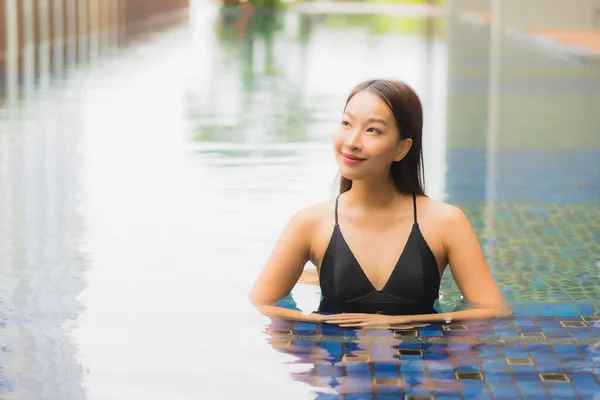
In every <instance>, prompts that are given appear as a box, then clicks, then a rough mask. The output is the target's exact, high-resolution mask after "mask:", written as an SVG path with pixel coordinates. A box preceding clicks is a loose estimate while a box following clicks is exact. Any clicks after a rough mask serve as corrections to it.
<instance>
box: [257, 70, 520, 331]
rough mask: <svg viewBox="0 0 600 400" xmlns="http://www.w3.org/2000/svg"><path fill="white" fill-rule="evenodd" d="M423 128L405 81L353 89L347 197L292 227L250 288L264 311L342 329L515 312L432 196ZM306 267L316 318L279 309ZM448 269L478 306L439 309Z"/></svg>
mask: <svg viewBox="0 0 600 400" xmlns="http://www.w3.org/2000/svg"><path fill="white" fill-rule="evenodd" d="M422 128H423V111H422V108H421V102H420V100H419V98H418V96H417V95H416V93H415V92H414V91H413V89H412V88H410V87H409V86H408V85H407V84H405V83H403V82H398V81H390V80H369V81H366V82H363V83H361V84H359V85H358V86H357V87H356V88H355V89H354V90H353V91H352V92H351V94H350V96H349V97H348V99H347V101H346V106H345V108H344V112H343V117H342V120H341V122H340V125H339V128H338V130H337V132H336V134H335V137H334V140H333V145H334V151H335V156H336V160H337V162H338V165H339V168H340V172H341V182H340V194H339V195H338V196H337V197H336V198H335V199H332V200H330V201H327V202H325V203H321V204H316V205H313V206H310V207H308V208H305V209H303V210H300V211H299V212H297V213H296V214H295V215H294V216H293V217H292V218H291V219H290V221H289V222H288V224H287V226H286V227H285V229H284V231H283V233H282V235H281V237H280V238H279V240H278V242H277V244H276V246H275V248H274V249H273V251H272V253H271V256H270V258H269V259H268V261H267V263H266V265H265V267H264V269H263V271H262V272H261V274H260V276H259V277H258V279H257V281H256V283H255V285H254V287H253V288H252V290H251V292H250V300H251V301H252V303H253V304H254V305H255V306H256V307H257V308H258V309H259V310H260V311H261V312H262V313H263V314H265V315H267V316H270V317H279V318H285V319H291V320H296V321H306V322H325V323H330V324H338V325H340V326H343V327H361V326H371V327H376V326H383V327H385V326H391V325H398V324H406V323H419V322H429V321H432V322H433V321H448V320H456V319H461V320H467V319H489V318H494V317H497V316H500V315H508V314H510V310H509V308H508V307H507V306H506V304H505V303H504V301H503V299H502V296H501V294H500V292H499V290H498V288H497V286H496V284H495V282H494V279H493V277H492V275H491V273H490V270H489V267H488V266H487V264H486V261H485V259H484V257H483V253H482V251H481V247H480V245H479V242H478V240H477V237H476V236H475V233H474V232H473V229H472V228H471V225H470V223H469V221H468V220H467V218H466V217H465V214H464V213H463V212H462V211H461V210H460V209H458V208H456V207H454V206H451V205H448V204H444V203H440V202H437V201H434V200H432V199H430V198H428V197H427V196H426V195H425V194H424V191H423V183H422V175H421V167H422V143H421V136H422ZM308 261H311V262H312V263H313V264H314V265H315V266H317V271H318V275H319V284H320V286H321V291H322V296H323V298H322V301H321V304H320V306H319V310H318V312H316V313H311V314H308V315H305V314H303V313H301V312H300V311H297V310H289V309H284V308H280V307H276V306H274V305H273V303H274V302H276V301H277V300H279V299H281V298H282V297H284V296H286V295H287V294H289V293H290V291H291V289H292V288H293V287H294V285H295V284H296V282H297V281H298V279H299V277H300V276H301V274H302V271H303V269H304V266H305V264H306V263H307V262H308ZM447 265H450V268H451V269H452V275H453V276H454V278H455V280H456V283H457V285H458V287H459V289H460V290H461V292H462V294H463V296H464V297H465V298H466V299H467V300H468V301H469V302H471V303H472V304H473V305H474V306H475V308H474V309H470V310H463V311H455V312H449V313H443V314H438V313H436V312H435V310H434V308H433V303H434V302H435V300H436V299H437V298H438V291H439V286H440V281H441V276H442V274H443V272H444V270H445V267H446V266H447Z"/></svg>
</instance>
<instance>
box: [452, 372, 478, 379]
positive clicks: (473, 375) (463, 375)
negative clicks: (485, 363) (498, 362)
mask: <svg viewBox="0 0 600 400" xmlns="http://www.w3.org/2000/svg"><path fill="white" fill-rule="evenodd" d="M454 375H455V376H456V379H457V380H478V381H480V380H483V374H482V373H481V372H479V371H459V372H455V374H454Z"/></svg>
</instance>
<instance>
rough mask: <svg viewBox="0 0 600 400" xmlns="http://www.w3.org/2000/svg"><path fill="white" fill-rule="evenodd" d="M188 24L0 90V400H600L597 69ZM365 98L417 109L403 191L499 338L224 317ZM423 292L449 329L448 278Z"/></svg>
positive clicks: (465, 50)
mask: <svg viewBox="0 0 600 400" xmlns="http://www.w3.org/2000/svg"><path fill="white" fill-rule="evenodd" d="M192 4H193V6H192V8H191V10H190V12H189V15H188V16H187V17H186V18H184V19H183V20H180V21H178V22H172V23H171V24H169V25H165V26H163V27H162V28H161V29H155V30H148V31H139V32H138V34H137V35H135V36H124V31H114V30H112V31H106V32H104V34H103V35H101V36H100V37H99V38H98V37H91V38H90V41H93V40H99V44H100V45H99V46H96V47H94V46H90V47H89V48H84V49H82V48H77V47H73V46H71V45H68V46H67V47H66V50H65V51H66V53H64V57H65V58H64V60H62V59H61V60H62V61H64V62H63V63H57V62H56V59H55V58H53V59H52V60H53V61H52V62H49V63H47V64H44V63H41V64H40V65H39V66H38V67H36V68H37V69H36V68H30V69H27V68H23V69H19V71H20V72H19V75H18V76H11V77H9V78H7V79H5V80H4V81H3V82H5V84H4V86H3V90H2V91H1V93H2V94H1V96H2V97H1V98H0V271H1V274H0V398H3V399H4V398H6V399H12V398H18V399H25V400H28V399H36V400H37V399H102V400H105V399H123V398H143V399H155V398H156V399H163V398H169V399H190V398H201V399H247V398H257V399H276V400H279V399H281V398H286V399H313V398H318V399H347V400H349V399H388V398H389V399H397V398H402V396H406V398H412V399H429V398H435V399H473V398H480V399H508V398H511V399H512V398H525V399H546V398H579V399H599V398H600V338H599V333H600V322H599V320H598V318H599V316H600V300H599V299H600V230H599V229H598V227H599V226H600V130H599V127H600V112H598V111H599V110H600V70H599V69H598V68H597V67H594V66H590V65H586V64H582V63H578V62H576V61H572V60H568V59H565V58H563V57H560V56H559V55H557V54H554V53H552V52H551V51H549V50H546V49H538V48H535V47H532V46H531V45H530V44H527V43H521V42H519V41H517V40H516V39H514V38H510V37H507V38H504V39H502V41H501V42H500V43H499V47H498V48H499V57H498V62H497V63H494V62H492V61H491V59H490V51H489V39H490V37H489V32H488V29H487V28H486V27H485V26H481V25H473V24H470V23H469V22H466V21H464V20H463V19H461V18H459V17H457V16H450V15H442V16H436V17H415V16H412V17H393V18H392V17H388V16H383V15H375V16H356V15H340V14H338V15H302V14H299V13H296V12H285V13H284V12H281V13H275V14H273V13H262V14H256V15H255V16H254V17H252V18H242V17H239V16H237V17H236V16H235V15H232V14H231V13H222V12H220V11H219V9H218V8H217V7H216V6H214V5H207V4H206V3H205V2H202V1H197V2H192ZM36 46H37V45H36ZM53 46H54V45H53ZM39 47H40V48H42V47H41V46H39ZM36 48H37V47H36ZM57 48H58V47H56V46H54V47H52V46H51V48H50V52H51V53H52V54H55V56H56V54H63V53H62V50H63V49H62V48H58V50H55V49H57ZM40 51H41V50H40ZM81 52H85V54H81ZM28 54H29V55H28ZM22 57H23V59H22V60H21V61H20V62H19V63H17V65H18V66H19V68H21V67H23V66H27V65H37V64H35V63H34V64H31V63H30V61H31V58H28V57H30V53H27V52H25V53H24V55H23V56H22ZM59 59H60V56H59ZM81 60H85V61H81ZM57 65H58V66H59V67H60V68H59V69H57ZM492 67H494V68H495V67H497V69H494V68H492ZM494 71H495V72H494ZM372 76H383V77H391V78H398V79H404V80H406V81H408V82H409V83H410V84H412V85H413V86H414V87H415V89H416V90H417V91H418V93H419V95H420V96H421V98H422V100H423V104H424V107H425V116H426V123H425V133H424V135H425V140H424V142H425V144H424V146H425V148H424V157H425V177H426V187H427V193H428V194H429V195H430V196H431V197H433V198H436V199H440V200H444V201H447V202H449V203H452V204H456V205H458V206H460V207H462V208H463V209H464V210H465V212H466V213H467V215H468V216H469V218H470V220H471V221H472V224H473V226H474V228H475V230H476V231H477V234H478V236H479V238H480V240H481V244H482V246H483V249H484V251H485V254H486V258H487V259H488V262H489V264H490V266H491V268H492V272H493V274H494V276H495V278H496V279H497V281H498V284H499V286H500V288H501V290H502V292H503V294H504V296H505V297H506V299H507V300H508V301H509V302H510V303H511V304H512V305H513V307H514V309H515V313H516V315H515V317H514V318H511V319H507V320H498V321H493V322H490V323H487V322H477V323H475V322H470V323H465V324H463V323H460V322H457V321H455V322H452V323H449V324H446V323H444V324H429V325H427V326H423V327H414V328H407V329H404V330H396V331H393V330H386V331H365V330H349V329H346V330H342V329H339V328H336V327H333V326H329V325H322V326H317V325H313V324H300V323H297V324H294V323H289V322H283V321H271V320H269V319H267V318H265V317H263V316H261V315H259V314H258V313H256V312H255V310H253V308H252V307H251V306H250V305H249V304H248V301H247V293H248V291H249V289H250V286H251V285H252V283H253V282H254V279H255V278H256V276H257V274H258V273H259V271H260V269H261V268H262V266H263V264H264V262H265V260H266V258H267V257H268V254H269V252H270V250H271V248H272V246H273V244H274V241H275V240H276V239H277V237H278V236H279V233H280V232H281V229H282V228H283V226H284V224H285V222H286V221H287V219H288V218H289V217H290V215H291V214H292V213H294V212H295V211H296V210H297V209H299V208H301V207H304V206H306V205H307V204H310V203H313V202H317V201H321V200H324V199H326V198H329V197H331V196H333V195H334V194H335V189H336V181H335V179H336V172H337V171H336V165H335V162H334V160H333V157H332V151H331V135H332V132H333V130H334V127H335V124H336V123H337V120H338V117H339V113H340V110H341V108H342V106H343V101H344V99H345V97H346V95H347V93H348V91H349V90H350V89H351V88H352V87H353V86H354V85H355V84H356V83H357V82H359V81H360V80H362V79H365V78H368V77H372ZM11 85H12V86H11ZM10 87H17V88H18V90H17V92H16V93H15V92H14V91H11V90H6V88H10ZM319 294H320V293H319V288H318V287H316V286H311V285H305V284H298V285H297V286H296V287H295V288H294V290H293V292H292V294H291V295H290V296H288V297H287V298H285V299H283V300H282V301H281V304H282V305H283V306H286V307H293V308H299V309H301V310H307V311H308V310H314V309H315V308H316V307H317V305H318V302H319ZM440 294H441V296H440V301H439V303H438V304H437V305H436V306H437V307H438V309H440V310H451V309H454V308H456V307H459V306H461V298H460V293H459V292H458V290H457V288H456V285H455V284H454V282H453V280H452V276H451V274H450V273H447V274H446V275H445V276H444V280H443V283H442V289H441V293H440Z"/></svg>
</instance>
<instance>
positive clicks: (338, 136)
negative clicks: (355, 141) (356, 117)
mask: <svg viewBox="0 0 600 400" xmlns="http://www.w3.org/2000/svg"><path fill="white" fill-rule="evenodd" d="M343 144H344V135H343V134H342V132H340V131H339V130H337V131H336V132H335V135H333V147H334V148H335V149H340V148H341V147H342V145H343Z"/></svg>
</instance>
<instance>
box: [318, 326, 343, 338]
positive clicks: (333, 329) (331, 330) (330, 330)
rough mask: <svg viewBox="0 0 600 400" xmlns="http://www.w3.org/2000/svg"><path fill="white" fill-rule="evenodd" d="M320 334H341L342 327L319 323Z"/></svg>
mask: <svg viewBox="0 0 600 400" xmlns="http://www.w3.org/2000/svg"><path fill="white" fill-rule="evenodd" d="M321 334H322V335H327V336H341V335H342V328H340V327H339V326H337V325H329V324H323V325H321Z"/></svg>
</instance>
